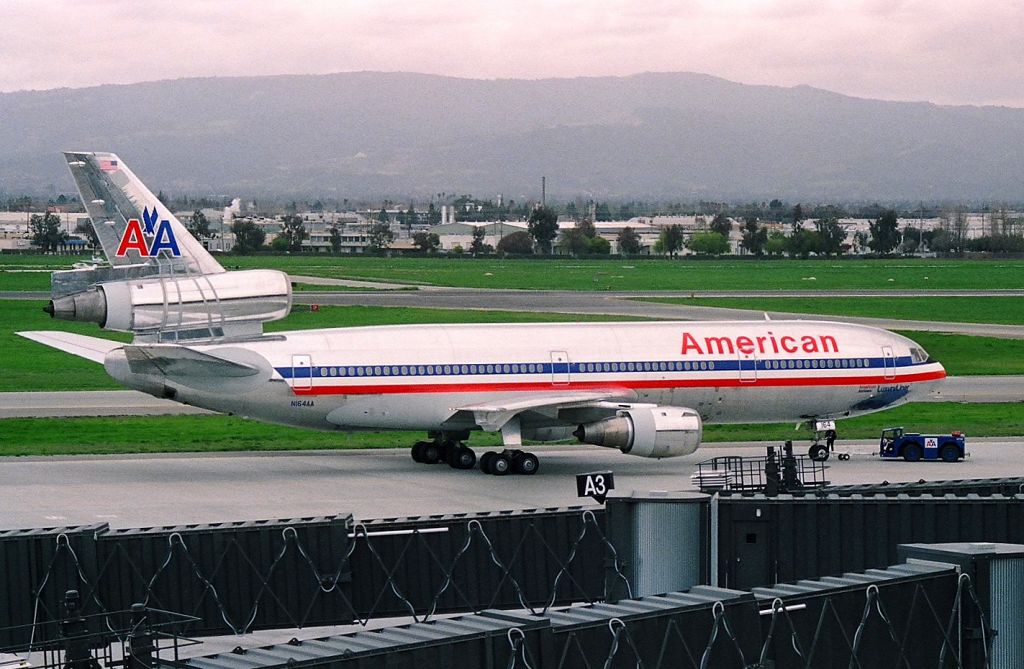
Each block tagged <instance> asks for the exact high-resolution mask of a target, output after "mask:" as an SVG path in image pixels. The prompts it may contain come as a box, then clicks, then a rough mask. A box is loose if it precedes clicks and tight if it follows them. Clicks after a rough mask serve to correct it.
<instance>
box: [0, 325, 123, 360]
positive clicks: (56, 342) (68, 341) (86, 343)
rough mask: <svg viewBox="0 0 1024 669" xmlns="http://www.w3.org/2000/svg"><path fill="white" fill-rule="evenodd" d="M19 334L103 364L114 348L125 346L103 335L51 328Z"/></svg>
mask: <svg viewBox="0 0 1024 669" xmlns="http://www.w3.org/2000/svg"><path fill="white" fill-rule="evenodd" d="M17 334H18V335H19V336H21V337H24V338H25V339H31V340H32V341H34V342H39V343H40V344H43V345H45V346H49V347H50V348H55V349H57V350H59V351H64V352H65V353H70V354H72V355H77V356H78V357H79V358H85V359H86V360H91V361H92V362H98V363H100V364H101V365H102V364H103V361H104V360H105V359H106V357H107V354H108V353H110V352H111V351H113V350H114V349H117V348H121V347H122V346H124V344H122V343H121V342H119V341H111V340H110V339H103V338H101V337H88V336H86V335H80V334H74V333H72V332H58V331H51V330H37V331H32V332H18V333H17Z"/></svg>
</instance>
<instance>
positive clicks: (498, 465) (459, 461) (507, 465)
mask: <svg viewBox="0 0 1024 669" xmlns="http://www.w3.org/2000/svg"><path fill="white" fill-rule="evenodd" d="M430 436H431V437H432V439H433V440H432V441H417V442H416V443H415V444H414V445H413V447H412V459H413V460H415V461H416V462H420V463H423V464H426V465H436V464H438V463H441V462H445V463H447V464H448V466H449V467H451V468H452V469H472V468H473V467H474V465H476V462H477V458H476V453H475V452H473V449H471V448H469V447H468V446H466V445H465V444H464V443H463V441H464V440H465V439H468V438H469V434H468V433H459V434H450V433H447V432H446V433H439V434H431V435H430ZM538 469H540V460H539V459H538V458H537V456H536V455H534V454H533V453H527V452H526V451H521V450H519V449H508V448H506V449H504V450H501V451H487V452H486V453H484V454H483V455H482V456H480V471H482V472H483V473H484V474H493V475H494V476H505V475H506V474H523V475H526V476H530V475H532V474H536V473H537V470H538Z"/></svg>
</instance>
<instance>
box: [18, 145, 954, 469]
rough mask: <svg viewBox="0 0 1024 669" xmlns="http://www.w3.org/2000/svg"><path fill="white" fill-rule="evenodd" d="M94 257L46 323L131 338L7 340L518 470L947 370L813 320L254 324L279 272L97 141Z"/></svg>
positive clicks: (679, 450)
mask: <svg viewBox="0 0 1024 669" xmlns="http://www.w3.org/2000/svg"><path fill="white" fill-rule="evenodd" d="M65 156H66V158H67V162H68V166H69V167H70V169H71V173H72V175H73V176H74V178H75V181H76V183H77V185H78V190H79V193H80V194H81V197H82V200H83V202H84V203H85V206H86V209H87V210H88V213H89V216H90V218H91V219H92V223H93V226H94V228H95V230H96V235H97V237H98V238H99V241H100V245H101V246H102V247H103V250H104V253H105V254H106V257H107V260H108V261H109V262H110V267H98V268H90V269H84V270H70V271H67V272H55V273H54V275H53V299H52V301H51V302H50V304H49V305H48V306H47V311H49V312H50V313H51V314H52V315H53V316H54V317H55V318H61V319H67V320H77V321H87V322H94V323H97V324H99V325H100V326H101V327H102V328H104V329H108V330H118V331H123V332H131V333H133V334H134V340H133V341H132V343H131V344H121V343H119V342H113V341H109V340H107V339H102V338H97V337H87V336H83V335H76V334H70V333H65V332H51V331H47V332H22V333H20V334H21V335H23V336H25V337H28V338H29V339H33V340H35V341H37V342H41V343H43V344H46V345H49V346H52V347H55V348H58V349H60V350H63V351H66V352H68V353H72V354H75V355H78V356H81V357H83V358H87V359H89V360H93V361H95V362H98V363H102V364H103V365H104V367H105V368H106V369H107V372H108V373H109V374H110V375H111V376H112V377H113V378H115V379H117V380H118V381H119V382H121V383H123V384H124V385H126V386H128V387H130V388H135V389H137V390H141V391H143V392H146V393H149V394H151V395H154V396H156V397H163V398H168V399H172V400H175V401H177V402H181V403H184V404H189V405H193V406H198V407H203V408H206V409H212V410H214V411H219V412H223V413H228V414H234V415H238V416H243V417H246V418H251V419H255V420H261V421H267V422H273V423H281V424H285V425H294V426H296V427H305V428H314V429H322V430H384V429H392V430H422V431H424V432H426V433H427V435H429V436H428V440H427V441H421V442H418V443H416V444H415V446H413V448H412V456H413V458H414V459H415V460H417V461H418V462H424V463H436V462H441V461H443V462H447V463H448V464H449V465H450V466H452V467H454V468H457V469H470V468H472V467H473V466H474V465H475V464H476V455H475V453H474V451H473V450H471V449H470V448H468V447H466V446H465V444H464V443H463V442H464V441H466V440H467V439H468V437H469V435H470V433H471V432H473V431H475V430H484V431H487V432H499V433H500V434H501V437H502V441H503V443H504V445H505V450H503V451H501V452H488V453H486V454H484V455H483V456H482V457H481V459H480V467H481V469H482V470H483V471H485V472H487V473H491V474H505V473H508V472H516V473H520V474H532V473H534V472H536V471H537V469H538V466H539V462H538V460H537V458H536V456H534V455H533V454H531V453H527V452H524V451H522V449H521V444H522V440H523V439H530V440H538V441H549V440H559V439H566V438H569V437H572V436H575V437H576V438H577V439H578V440H579V441H581V442H584V443H588V444H597V445H600V446H608V447H612V448H617V449H619V450H621V451H622V452H623V453H626V454H629V455H637V456H641V457H647V458H666V457H674V456H681V455H688V454H690V453H693V452H694V451H695V450H696V449H697V447H698V446H699V445H700V442H701V435H702V429H703V424H704V423H705V422H708V423H744V422H768V421H780V422H781V421H794V422H795V421H811V420H816V419H836V418H843V417H846V416H854V415H858V414H863V413H867V412H871V411H877V410H879V409H884V408H887V407H890V406H893V405H896V404H900V403H902V402H905V401H907V400H908V399H910V398H912V397H913V396H914V395H915V394H918V393H921V392H926V391H927V390H928V389H929V388H930V386H932V385H933V384H935V383H937V382H939V381H941V380H942V379H943V378H945V375H946V373H945V370H944V369H943V367H942V365H941V364H939V363H938V362H936V361H934V360H932V359H931V358H930V357H929V356H928V354H927V353H926V352H925V351H924V350H923V349H922V348H921V347H920V346H918V345H917V344H916V343H914V342H913V341H911V340H910V339H907V338H906V337H903V336H900V335H897V334H894V333H892V332H887V331H885V330H880V329H877V328H872V327H866V326H860V325H852V324H846V323H832V322H825V321H812V320H806V321H805V320H787V321H778V320H777V321H769V320H765V321H738V322H700V323H695V322H640V323H577V324H514V325H513V324H501V325H402V326H379V327H353V328H332V329H323V330H296V331H290V332H279V333H274V334H263V331H262V324H263V323H264V322H267V321H272V320H277V319H280V318H283V317H285V316H286V315H287V314H288V312H289V309H290V307H291V300H292V295H291V284H290V281H289V278H288V276H287V275H286V274H284V273H283V272H278V271H272V270H247V271H235V272H226V271H225V270H224V268H222V267H221V266H220V264H219V263H218V262H217V261H216V260H215V259H214V258H213V257H212V256H211V255H210V254H209V253H208V252H207V251H206V250H205V249H204V248H203V246H202V245H201V244H200V243H199V242H198V241H197V240H196V239H195V238H194V237H192V236H191V235H190V234H189V233H188V231H187V230H186V229H185V227H184V226H183V225H182V224H181V223H180V222H179V221H178V220H177V219H176V218H175V217H174V216H173V215H172V214H171V213H170V212H169V211H168V210H167V209H166V208H165V207H164V205H163V204H161V203H160V201H159V200H157V198H156V197H154V196H153V194H152V193H151V192H150V191H149V190H148V189H147V188H146V187H145V186H144V185H143V184H142V183H141V182H140V181H139V180H138V179H137V178H136V177H135V175H134V174H133V173H132V172H131V171H130V170H129V169H128V168H127V167H126V166H125V164H124V163H123V162H122V161H121V160H120V159H119V158H118V157H117V156H116V155H114V154H112V153H66V154H65Z"/></svg>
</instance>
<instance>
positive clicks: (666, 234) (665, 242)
mask: <svg viewBox="0 0 1024 669" xmlns="http://www.w3.org/2000/svg"><path fill="white" fill-rule="evenodd" d="M681 248H683V226H681V225H678V224H677V225H666V226H664V227H662V229H661V233H660V234H659V235H658V241H657V242H656V243H655V244H654V252H655V253H665V254H667V255H669V256H671V257H673V258H674V257H675V256H676V254H677V253H679V249H681Z"/></svg>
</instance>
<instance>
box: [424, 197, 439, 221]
mask: <svg viewBox="0 0 1024 669" xmlns="http://www.w3.org/2000/svg"><path fill="white" fill-rule="evenodd" d="M440 222H441V212H439V211H438V210H437V207H435V206H434V203H433V202H431V203H430V206H428V207H427V223H428V224H429V225H437V224H438V223H440Z"/></svg>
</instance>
